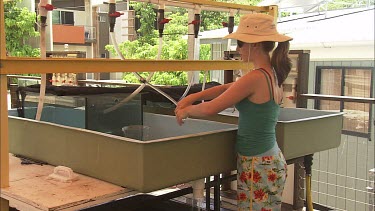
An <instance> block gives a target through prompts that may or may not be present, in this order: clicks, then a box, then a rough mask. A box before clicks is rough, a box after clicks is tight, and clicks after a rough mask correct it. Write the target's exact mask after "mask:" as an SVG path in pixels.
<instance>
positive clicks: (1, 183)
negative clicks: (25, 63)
mask: <svg viewBox="0 0 375 211" xmlns="http://www.w3.org/2000/svg"><path fill="white" fill-rule="evenodd" d="M5 57H6V48H5V23H4V2H3V0H0V68H1V61H2V60H4V59H5ZM7 84H8V80H7V76H6V75H5V74H0V172H1V173H0V174H1V175H0V188H6V187H8V186H9V154H8V148H9V147H8V146H9V143H8V103H7V102H8V99H7V98H8V88H7Z"/></svg>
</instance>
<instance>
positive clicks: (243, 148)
mask: <svg viewBox="0 0 375 211" xmlns="http://www.w3.org/2000/svg"><path fill="white" fill-rule="evenodd" d="M225 38H232V39H236V40H237V50H238V51H239V53H240V54H241V58H242V60H243V62H245V63H247V64H249V63H250V62H252V64H253V67H254V69H253V70H252V71H250V72H249V73H247V74H246V75H244V76H242V77H241V78H240V79H239V80H237V81H236V82H233V83H230V84H224V85H220V86H216V87H213V88H210V89H207V90H204V91H202V92H199V93H195V94H191V95H189V96H187V97H186V98H184V99H183V100H181V101H180V102H179V103H178V104H177V108H176V110H175V114H176V119H177V122H178V124H180V125H181V124H183V120H184V119H186V118H188V117H190V116H191V117H204V116H210V115H214V114H217V113H219V112H220V111H223V110H224V109H226V108H229V107H232V106H233V105H235V106H236V108H237V110H238V111H239V122H238V132H237V138H236V150H237V184H238V185H237V204H238V210H254V211H255V210H259V211H268V210H272V211H276V210H281V202H282V197H281V195H282V192H283V190H284V184H285V179H286V170H287V169H286V162H285V159H284V156H283V155H282V153H281V151H280V149H279V147H278V145H277V142H276V135H275V127H276V122H277V119H278V116H279V110H280V106H279V105H280V104H281V101H282V96H283V90H282V83H283V82H284V80H285V79H286V77H287V76H288V74H289V72H290V69H291V65H292V64H291V61H290V59H289V57H288V51H289V41H290V40H292V38H290V37H287V36H284V35H281V34H279V33H278V32H277V30H276V26H275V24H274V18H273V17H272V16H269V15H266V14H249V15H245V16H242V17H241V19H240V23H239V26H238V29H237V31H236V32H234V33H232V34H230V35H228V36H226V37H225ZM276 42H278V45H277V48H276V49H275V50H273V49H274V47H275V43H276ZM272 50H273V53H272V57H271V56H270V52H271V51H272ZM245 66H246V65H245ZM200 100H210V101H208V102H204V103H200V104H198V105H193V103H194V102H196V101H200Z"/></svg>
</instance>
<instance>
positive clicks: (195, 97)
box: [177, 83, 232, 109]
mask: <svg viewBox="0 0 375 211" xmlns="http://www.w3.org/2000/svg"><path fill="white" fill-rule="evenodd" d="M231 85H232V83H228V84H223V85H220V86H214V87H211V88H209V89H206V90H203V91H201V92H197V93H194V94H190V95H188V96H186V97H185V98H184V99H182V100H180V101H179V102H178V103H177V107H178V108H180V109H182V108H185V107H186V106H190V105H192V104H193V103H194V102H196V101H201V100H212V99H214V98H216V97H218V96H219V95H221V94H222V93H223V92H225V91H226V90H227V89H228V88H229V87H230V86H231Z"/></svg>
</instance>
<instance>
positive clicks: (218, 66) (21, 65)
mask: <svg viewBox="0 0 375 211" xmlns="http://www.w3.org/2000/svg"><path fill="white" fill-rule="evenodd" d="M242 67H243V63H242V62H241V61H234V60H216V61H209V60H204V61H202V60H201V61H195V60H139V59H137V60H135V59H134V60H131V59H128V60H118V59H36V58H34V59H32V58H11V57H8V58H6V59H3V60H2V61H1V68H0V74H24V73H100V72H156V71H194V70H197V71H198V70H233V69H241V68H242Z"/></svg>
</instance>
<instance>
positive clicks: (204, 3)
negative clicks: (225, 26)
mask: <svg viewBox="0 0 375 211" xmlns="http://www.w3.org/2000/svg"><path fill="white" fill-rule="evenodd" d="M135 1H137V2H147V3H152V4H165V5H166V6H174V7H182V8H187V9H194V8H196V7H197V6H200V7H201V10H206V11H219V12H230V11H231V10H237V11H238V13H239V14H245V13H253V12H259V13H260V12H264V13H268V12H269V11H270V7H269V6H259V7H258V6H251V5H243V4H234V3H225V2H216V1H210V0H135Z"/></svg>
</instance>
